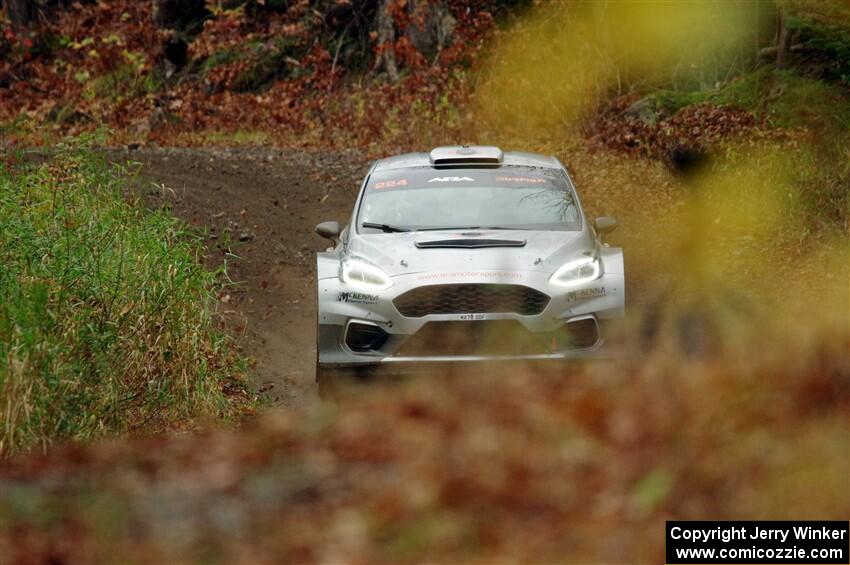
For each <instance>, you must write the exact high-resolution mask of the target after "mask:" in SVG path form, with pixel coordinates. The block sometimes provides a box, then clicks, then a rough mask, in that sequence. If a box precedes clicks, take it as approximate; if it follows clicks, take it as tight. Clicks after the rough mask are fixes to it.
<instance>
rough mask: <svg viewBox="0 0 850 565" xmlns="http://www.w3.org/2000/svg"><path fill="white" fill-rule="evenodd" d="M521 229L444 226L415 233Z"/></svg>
mask: <svg viewBox="0 0 850 565" xmlns="http://www.w3.org/2000/svg"><path fill="white" fill-rule="evenodd" d="M521 229H523V228H506V227H504V226H454V227H453V226H446V227H441V228H420V229H417V230H416V231H442V230H445V231H452V230H521Z"/></svg>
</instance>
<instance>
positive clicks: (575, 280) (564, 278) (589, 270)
mask: <svg viewBox="0 0 850 565" xmlns="http://www.w3.org/2000/svg"><path fill="white" fill-rule="evenodd" d="M601 271H602V267H601V265H600V263H599V258H598V257H583V258H581V259H576V260H575V261H570V262H569V263H566V264H565V265H563V266H561V267H560V268H559V269H558V270H557V271H555V272H554V273H553V274H552V276H551V277H549V282H550V283H552V284H554V285H555V286H575V285H578V284H581V283H585V282H588V281H592V280H594V279H597V278H599V273H600V272H601Z"/></svg>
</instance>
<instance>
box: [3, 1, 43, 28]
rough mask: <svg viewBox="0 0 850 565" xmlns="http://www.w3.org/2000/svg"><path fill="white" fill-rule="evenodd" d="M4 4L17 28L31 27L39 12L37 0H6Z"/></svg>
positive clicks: (7, 13)
mask: <svg viewBox="0 0 850 565" xmlns="http://www.w3.org/2000/svg"><path fill="white" fill-rule="evenodd" d="M4 5H5V6H6V15H8V16H9V19H10V20H11V21H12V25H14V26H15V27H16V28H26V27H29V25H30V24H31V23H33V22H34V21H35V17H36V12H37V10H36V8H37V6H36V3H35V0H4Z"/></svg>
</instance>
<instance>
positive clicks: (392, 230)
mask: <svg viewBox="0 0 850 565" xmlns="http://www.w3.org/2000/svg"><path fill="white" fill-rule="evenodd" d="M360 225H361V226H363V227H364V228H372V229H375V230H381V231H383V232H384V233H397V232H405V231H410V230H409V229H407V228H400V227H398V226H391V225H389V224H376V223H374V222H363V223H362V224H360Z"/></svg>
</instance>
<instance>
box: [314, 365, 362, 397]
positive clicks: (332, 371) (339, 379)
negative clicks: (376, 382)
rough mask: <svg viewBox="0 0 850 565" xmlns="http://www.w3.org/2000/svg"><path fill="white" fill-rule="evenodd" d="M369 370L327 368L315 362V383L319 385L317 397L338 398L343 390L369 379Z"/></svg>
mask: <svg viewBox="0 0 850 565" xmlns="http://www.w3.org/2000/svg"><path fill="white" fill-rule="evenodd" d="M369 377H370V374H369V371H368V370H367V369H365V368H344V369H343V368H339V369H336V368H329V367H322V366H321V365H319V364H318V363H316V383H317V384H318V385H319V398H321V399H322V400H332V399H334V398H339V397H340V396H341V395H342V394H343V393H344V392H345V390H350V389H351V388H353V387H356V386H357V385H360V384H363V383H365V382H366V381H368V380H369Z"/></svg>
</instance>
